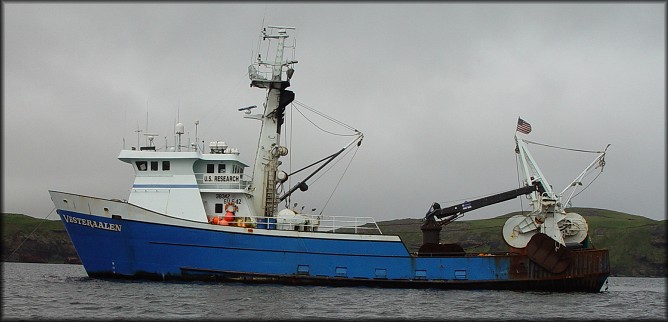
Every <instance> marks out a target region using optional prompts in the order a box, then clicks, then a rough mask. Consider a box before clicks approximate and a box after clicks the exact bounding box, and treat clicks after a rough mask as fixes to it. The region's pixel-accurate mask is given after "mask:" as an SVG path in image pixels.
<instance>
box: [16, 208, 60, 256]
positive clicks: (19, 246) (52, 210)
mask: <svg viewBox="0 0 668 322" xmlns="http://www.w3.org/2000/svg"><path fill="white" fill-rule="evenodd" d="M55 210H56V208H55V207H54V208H53V209H51V212H49V214H48V215H46V217H44V219H42V221H40V222H39V224H37V226H36V227H35V229H33V230H32V231H31V232H30V234H28V236H26V238H25V239H23V241H22V242H21V244H19V245H18V246H17V247H16V249H14V251H13V252H12V253H11V254H9V256H8V257H7V258H5V260H8V259H10V258H11V257H12V255H14V253H16V251H18V250H19V248H21V246H23V244H24V243H25V242H26V241H27V240H28V238H30V236H32V234H33V233H34V232H35V231H36V230H37V228H39V226H41V225H42V224H43V223H44V222H45V221H46V219H48V218H49V216H51V214H52V213H53V212H54V211H55Z"/></svg>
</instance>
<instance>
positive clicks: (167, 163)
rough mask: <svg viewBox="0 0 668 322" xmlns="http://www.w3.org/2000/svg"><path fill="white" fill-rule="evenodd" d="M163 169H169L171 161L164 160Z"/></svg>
mask: <svg viewBox="0 0 668 322" xmlns="http://www.w3.org/2000/svg"><path fill="white" fill-rule="evenodd" d="M162 171H169V161H162Z"/></svg>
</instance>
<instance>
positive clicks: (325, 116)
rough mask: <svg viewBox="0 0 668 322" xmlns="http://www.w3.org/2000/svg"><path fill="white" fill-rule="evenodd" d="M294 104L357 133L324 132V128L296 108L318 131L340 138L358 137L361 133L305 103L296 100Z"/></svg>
mask: <svg viewBox="0 0 668 322" xmlns="http://www.w3.org/2000/svg"><path fill="white" fill-rule="evenodd" d="M293 103H296V104H297V105H299V106H301V107H303V108H305V109H307V110H309V111H311V112H313V113H315V114H317V115H319V116H321V117H323V118H325V119H327V120H329V121H331V122H333V123H336V124H338V125H340V126H342V127H344V128H347V129H349V130H351V131H353V132H355V133H353V134H337V133H332V132H329V131H327V130H324V129H323V128H321V127H319V126H317V125H316V124H315V123H314V122H313V121H311V120H310V119H309V118H308V117H306V115H304V113H302V112H301V111H300V110H299V109H298V108H296V107H295V109H297V111H298V112H299V113H300V114H301V115H302V116H304V118H305V119H306V120H308V121H309V122H311V124H313V125H314V126H315V127H317V128H318V129H320V130H322V131H323V132H327V133H330V134H333V135H338V136H353V135H356V133H357V132H359V131H357V129H355V128H354V127H352V126H350V125H348V124H346V123H343V122H341V121H339V120H337V119H335V118H333V117H331V116H329V115H327V114H325V113H322V112H320V111H318V110H316V109H314V108H312V107H310V106H308V105H306V104H304V103H302V102H299V101H297V100H295V101H294V102H293Z"/></svg>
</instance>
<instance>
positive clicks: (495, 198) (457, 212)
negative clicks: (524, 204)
mask: <svg viewBox="0 0 668 322" xmlns="http://www.w3.org/2000/svg"><path fill="white" fill-rule="evenodd" d="M534 191H539V188H538V185H531V186H524V187H522V188H519V189H514V190H510V191H506V192H502V193H498V194H495V195H491V196H487V197H483V198H480V199H475V200H472V201H465V202H463V203H461V204H458V205H454V206H450V207H447V208H441V206H440V205H439V204H438V203H436V202H434V203H433V204H432V205H431V208H430V209H429V212H427V215H426V216H425V221H431V220H435V218H438V219H441V224H442V225H445V224H448V223H450V222H452V221H454V220H455V219H457V218H459V217H461V216H462V215H463V214H464V213H466V212H469V211H473V210H476V209H478V208H482V207H486V206H489V205H493V204H496V203H499V202H504V201H507V200H510V199H513V198H516V197H519V196H521V195H526V194H529V193H532V192H534Z"/></svg>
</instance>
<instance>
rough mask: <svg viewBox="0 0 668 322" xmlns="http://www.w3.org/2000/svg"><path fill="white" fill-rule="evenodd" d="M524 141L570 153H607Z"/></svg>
mask: <svg viewBox="0 0 668 322" xmlns="http://www.w3.org/2000/svg"><path fill="white" fill-rule="evenodd" d="M523 141H524V142H526V143H531V144H536V145H542V146H546V147H550V148H555V149H562V150H569V151H576V152H586V153H605V151H594V150H581V149H572V148H564V147H560V146H554V145H549V144H544V143H538V142H533V141H529V140H523Z"/></svg>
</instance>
